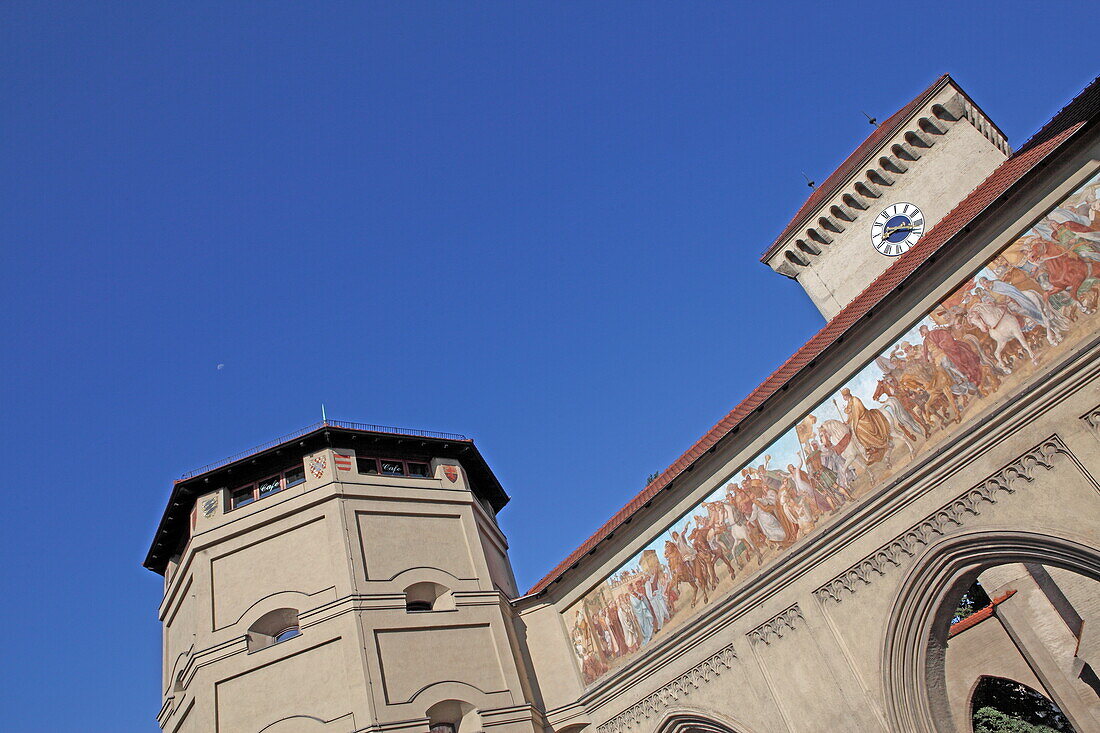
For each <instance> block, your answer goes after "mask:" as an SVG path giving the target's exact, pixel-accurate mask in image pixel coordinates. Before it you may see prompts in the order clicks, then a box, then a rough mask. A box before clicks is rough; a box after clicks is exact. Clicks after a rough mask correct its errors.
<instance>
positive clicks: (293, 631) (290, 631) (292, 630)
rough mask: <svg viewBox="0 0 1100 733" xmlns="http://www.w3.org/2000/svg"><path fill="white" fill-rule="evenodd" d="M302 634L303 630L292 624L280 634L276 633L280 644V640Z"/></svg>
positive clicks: (277, 641)
mask: <svg viewBox="0 0 1100 733" xmlns="http://www.w3.org/2000/svg"><path fill="white" fill-rule="evenodd" d="M301 634H302V632H301V631H299V630H298V627H297V626H291V627H289V628H286V629H283V630H282V631H280V632H279V633H278V634H275V643H276V644H278V643H279V642H280V641H286V640H287V639H293V638H294V637H295V636H301Z"/></svg>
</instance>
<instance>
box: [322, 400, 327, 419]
mask: <svg viewBox="0 0 1100 733" xmlns="http://www.w3.org/2000/svg"><path fill="white" fill-rule="evenodd" d="M321 422H328V418H327V417H325V403H324V402H322V403H321Z"/></svg>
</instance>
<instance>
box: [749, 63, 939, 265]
mask: <svg viewBox="0 0 1100 733" xmlns="http://www.w3.org/2000/svg"><path fill="white" fill-rule="evenodd" d="M950 83H952V80H951V77H950V75H948V74H944V75H943V76H941V77H940V78H939V79H936V81H935V82H933V83H932V85H931V86H930V87H928V88H927V89H925V90H924V91H923V92H921V93H920V94H918V95H917V96H916V98H915V99H913V100H912V101H911V102H909V104H907V105H905V106H904V107H902V108H901V109H899V110H898V111H897V112H895V113H894V114H892V115H891V116H890V117H889V118H888V119H887V120H886V121H885V122H883V123H882V124H881V125H879V126H878V127H876V128H875V129H874V131H873V132H872V133H871V134H870V135H868V136H867V139H866V140H864V141H863V142H862V143H860V144H859V147H857V148H856V149H855V150H853V151H852V154H851V155H849V156H848V157H847V158H845V160H844V162H843V163H841V164H840V167H839V168H837V169H836V170H835V171H833V172H832V174H831V175H830V176H829V177H828V178H826V179H825V182H824V183H822V184H821V185H820V186H818V187H817V188H815V189H814V192H813V193H811V194H810V197H809V198H807V199H806V203H804V204H802V208H800V209H799V210H798V213H797V214H795V215H794V218H793V219H791V221H790V223H788V224H787V226H786V228H785V229H784V230H783V233H782V234H780V235H779V236H778V237H776V240H775V241H774V242H772V243H771V246H769V247H768V249H767V251H766V252H764V254H763V255H761V257H760V261H761V262H764V261H766V260H767V259H768V258H769V257H771V256H772V254H774V253H775V251H776V250H777V249H778V248H779V245H781V244H783V242H784V241H786V239H787V237H789V236H790V235H791V234H792V233H793V232H794V231H795V230H797V229H798V228H800V227H801V226H802V225H803V224H804V223H805V221H806V218H807V217H809V216H810V214H812V213H813V212H814V210H815V209H816V208H817V207H818V206H820V205H821V204H822V203H823V202H825V201H827V200H828V199H830V198H831V197H832V196H833V194H835V193H836V192H837V190H838V189H840V187H841V186H843V185H844V182H845V181H847V180H848V176H850V175H851V174H852V172H853V171H855V170H856V169H857V168H862V167H863V166H864V165H865V164H866V163H867V161H868V160H869V159H870V157H871V156H872V155H874V154H875V153H876V152H877V151H878V149H879V147H880V146H881V145H882V144H883V143H884V142H886V141H887V140H889V139H890V138H891V137H893V136H894V135H895V134H896V133H897V132H898V130H900V129H901V127H902V125H904V124H905V122H906V121H907V120H908V119H909V117H910V116H911V115H912V114H913V113H914V112H916V111H917V110H918V109H920V108H921V107H923V106H924V105H925V104H926V103H927V102H928V100H929V99H931V98H932V97H933V96H935V94H936V93H937V92H938V91H939V90H940V88H941V87H943V86H944V85H945V84H950Z"/></svg>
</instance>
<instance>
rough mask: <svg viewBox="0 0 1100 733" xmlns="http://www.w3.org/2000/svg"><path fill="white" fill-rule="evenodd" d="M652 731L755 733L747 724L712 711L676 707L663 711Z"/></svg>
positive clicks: (668, 732)
mask: <svg viewBox="0 0 1100 733" xmlns="http://www.w3.org/2000/svg"><path fill="white" fill-rule="evenodd" d="M654 733H755V731H754V730H753V729H752V728H749V727H748V726H747V725H745V724H743V723H741V722H739V721H736V720H732V719H730V718H728V717H726V716H724V715H718V714H716V713H714V712H711V711H707V712H703V711H701V710H694V709H691V708H676V709H673V710H668V711H666V712H665V714H664V716H663V717H662V718H661V721H660V722H659V723H658V724H657V727H656V728H654Z"/></svg>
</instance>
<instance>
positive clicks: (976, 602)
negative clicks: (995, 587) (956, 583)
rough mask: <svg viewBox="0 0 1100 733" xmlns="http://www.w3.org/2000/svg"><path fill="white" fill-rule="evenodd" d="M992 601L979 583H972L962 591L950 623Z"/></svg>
mask: <svg viewBox="0 0 1100 733" xmlns="http://www.w3.org/2000/svg"><path fill="white" fill-rule="evenodd" d="M990 603H992V601H991V600H990V599H989V596H988V595H987V594H986V592H985V589H984V588H982V584H981V583H974V585H972V586H970V589H969V590H967V591H966V593H963V597H962V598H960V599H959V605H958V606H957V607H956V608H955V615H954V616H952V617H951V623H953V624H957V623H959V622H960V621H962V620H963V619H964V618H966V617H967V616H969V615H970V614H972V613H974V612H975V611H978V610H981V609H983V608H985V607H986V606H988V605H989V604H990Z"/></svg>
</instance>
